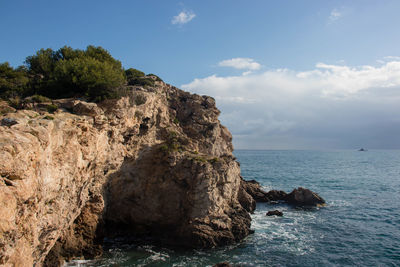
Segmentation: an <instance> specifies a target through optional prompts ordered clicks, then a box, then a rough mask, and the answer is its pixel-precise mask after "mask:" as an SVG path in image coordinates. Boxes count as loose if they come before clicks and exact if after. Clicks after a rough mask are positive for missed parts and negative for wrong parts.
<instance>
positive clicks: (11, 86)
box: [0, 62, 29, 98]
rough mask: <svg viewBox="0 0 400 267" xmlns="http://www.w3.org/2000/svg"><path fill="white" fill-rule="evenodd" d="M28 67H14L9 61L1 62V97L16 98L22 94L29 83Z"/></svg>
mask: <svg viewBox="0 0 400 267" xmlns="http://www.w3.org/2000/svg"><path fill="white" fill-rule="evenodd" d="M28 80H29V79H28V77H27V73H26V69H25V68H24V67H19V68H17V69H14V68H13V67H11V66H10V64H9V63H8V62H4V63H1V64H0V97H2V98H15V97H17V96H21V95H22V94H23V93H24V90H25V89H26V85H27V83H28Z"/></svg>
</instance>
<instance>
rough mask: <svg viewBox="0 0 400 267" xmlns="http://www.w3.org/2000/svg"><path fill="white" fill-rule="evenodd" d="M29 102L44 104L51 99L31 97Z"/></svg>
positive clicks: (40, 96) (39, 96)
mask: <svg viewBox="0 0 400 267" xmlns="http://www.w3.org/2000/svg"><path fill="white" fill-rule="evenodd" d="M31 102H32V103H45V102H51V99H50V98H48V97H45V96H42V95H33V96H31Z"/></svg>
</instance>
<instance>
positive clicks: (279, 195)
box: [265, 190, 287, 201]
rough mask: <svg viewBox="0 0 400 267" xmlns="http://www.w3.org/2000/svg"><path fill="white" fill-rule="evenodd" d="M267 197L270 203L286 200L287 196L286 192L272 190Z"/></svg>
mask: <svg viewBox="0 0 400 267" xmlns="http://www.w3.org/2000/svg"><path fill="white" fill-rule="evenodd" d="M265 196H266V197H267V198H268V200H269V201H281V200H285V197H286V196H287V194H286V192H284V191H282V190H271V191H268V192H267V193H266V194H265Z"/></svg>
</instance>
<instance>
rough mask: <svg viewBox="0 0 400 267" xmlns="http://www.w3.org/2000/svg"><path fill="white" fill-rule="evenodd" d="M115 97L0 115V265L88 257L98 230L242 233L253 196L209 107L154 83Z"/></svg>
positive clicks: (212, 239)
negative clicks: (100, 100) (152, 85)
mask: <svg viewBox="0 0 400 267" xmlns="http://www.w3.org/2000/svg"><path fill="white" fill-rule="evenodd" d="M127 92H128V93H127V94H128V95H127V96H125V97H122V98H121V99H119V100H106V101H104V102H102V103H99V104H95V103H87V102H85V101H82V100H74V99H64V100H57V101H54V102H53V104H55V105H57V106H58V107H59V108H58V110H57V111H56V112H55V113H54V114H49V113H47V112H46V111H43V110H42V109H40V108H36V109H34V110H19V111H13V110H12V109H8V112H9V113H5V114H4V113H3V115H2V116H1V117H0V118H1V120H2V122H3V123H2V124H1V126H0V265H4V266H33V265H35V266H42V265H47V266H56V265H60V264H61V263H62V261H63V260H64V259H69V258H72V257H75V256H87V257H93V256H96V255H99V254H101V246H100V245H101V240H102V239H101V238H102V237H103V236H104V235H105V234H109V232H110V231H108V230H107V229H113V230H115V229H124V230H125V231H128V233H131V234H138V233H139V234H140V233H144V234H148V233H153V234H156V235H157V236H161V235H162V236H165V237H166V238H167V239H168V237H171V236H172V237H173V238H172V239H171V238H170V239H169V240H173V241H176V242H177V243H179V244H187V245H191V246H196V247H213V246H217V245H222V244H228V243H231V242H234V241H237V240H240V239H242V238H244V237H245V236H247V235H248V234H249V232H250V229H249V228H250V220H251V219H250V216H249V214H248V212H247V211H251V210H252V209H253V210H254V207H255V204H254V200H252V198H251V197H250V196H249V195H248V193H247V191H246V190H243V188H242V187H241V186H240V185H241V183H243V182H242V179H241V177H240V169H239V165H238V163H237V162H236V161H235V159H234V157H233V156H232V150H233V148H232V143H231V139H232V138H231V134H230V133H229V131H228V130H227V129H226V128H225V127H224V126H222V125H221V124H220V122H219V120H218V115H219V111H218V109H217V108H216V107H215V102H214V99H212V98H211V97H207V96H199V95H194V94H189V93H187V92H183V91H181V90H179V89H177V88H175V87H172V86H170V85H167V84H165V83H163V82H156V86H155V87H149V88H143V87H131V88H127ZM3 105H4V103H3ZM2 110H7V107H6V108H4V107H3V109H2ZM10 122H12V123H10ZM239 199H240V202H239ZM246 210H247V211H246ZM115 226H117V227H116V228H113V227H115Z"/></svg>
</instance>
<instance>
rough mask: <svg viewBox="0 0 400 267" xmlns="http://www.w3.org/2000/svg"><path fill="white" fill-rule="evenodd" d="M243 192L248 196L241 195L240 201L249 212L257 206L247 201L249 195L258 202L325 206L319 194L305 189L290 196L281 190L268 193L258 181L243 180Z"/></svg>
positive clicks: (294, 190)
mask: <svg viewBox="0 0 400 267" xmlns="http://www.w3.org/2000/svg"><path fill="white" fill-rule="evenodd" d="M241 190H243V191H245V192H246V193H247V195H244V196H241V195H240V194H239V201H243V203H242V202H241V203H242V206H243V207H244V208H245V209H246V210H248V211H249V212H252V211H254V209H255V204H254V205H253V203H252V202H249V201H248V200H247V197H248V195H249V196H251V198H253V199H254V200H255V201H256V202H276V201H282V202H286V203H288V204H291V205H294V206H318V205H323V204H325V200H324V199H323V198H322V197H320V196H319V195H318V194H317V193H314V192H312V191H311V190H309V189H306V188H303V187H299V188H296V189H293V191H292V192H290V193H289V194H287V193H286V192H284V191H280V190H271V191H268V192H266V191H264V190H263V189H262V188H261V185H260V184H259V183H258V182H257V181H255V180H250V181H245V180H243V179H242V181H241ZM248 203H250V204H248Z"/></svg>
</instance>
